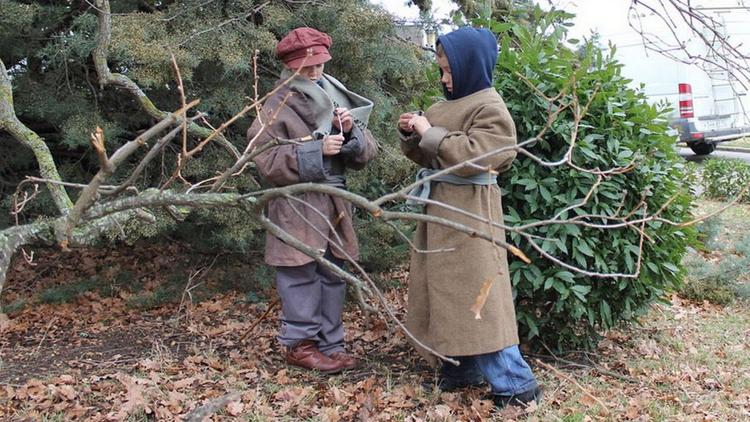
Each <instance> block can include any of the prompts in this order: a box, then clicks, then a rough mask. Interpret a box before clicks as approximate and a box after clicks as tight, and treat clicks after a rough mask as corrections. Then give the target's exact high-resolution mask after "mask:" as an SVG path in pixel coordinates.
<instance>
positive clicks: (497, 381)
mask: <svg viewBox="0 0 750 422" xmlns="http://www.w3.org/2000/svg"><path fill="white" fill-rule="evenodd" d="M497 53H498V46H497V40H496V38H495V36H494V35H493V34H492V33H491V32H490V31H488V30H486V29H475V28H470V27H465V28H461V29H458V30H456V31H453V32H451V33H448V34H446V35H443V36H440V37H439V38H438V41H437V61H438V64H439V65H440V72H441V79H440V81H441V82H442V84H443V91H444V93H445V97H446V101H441V102H438V103H436V104H434V105H433V106H432V107H430V108H429V109H428V110H427V111H426V113H425V114H424V115H422V114H420V113H404V114H402V115H401V116H400V117H399V121H398V129H399V133H400V137H401V149H402V151H403V152H404V154H405V155H406V156H407V157H408V158H409V159H411V160H413V161H414V162H416V163H417V164H419V165H421V166H422V167H423V168H422V169H421V170H420V172H419V175H418V177H426V176H428V175H431V174H434V173H435V172H437V171H439V170H441V169H444V168H448V167H452V166H454V165H456V164H460V163H464V162H466V161H468V160H471V159H473V158H476V157H478V156H480V155H483V154H486V153H489V152H492V151H499V152H498V153H496V154H494V155H491V156H490V157H487V158H485V159H482V160H479V161H477V162H476V164H478V166H463V167H461V168H459V169H458V170H454V171H453V172H452V173H450V174H447V175H444V176H440V177H438V178H436V179H433V180H432V181H431V182H430V183H427V184H426V185H424V186H423V188H422V189H420V190H418V191H417V192H413V193H412V195H411V196H412V198H411V200H412V201H417V202H419V201H422V203H426V205H425V213H427V214H428V215H432V216H436V217H440V218H444V219H446V220H450V221H455V222H458V223H460V224H463V225H466V226H470V227H472V228H474V229H475V230H477V231H482V232H485V233H486V232H488V231H489V230H493V232H494V236H495V237H496V238H498V239H501V240H504V239H505V233H504V231H503V230H501V229H500V228H499V227H501V226H502V224H503V217H502V206H501V194H500V188H499V187H498V185H497V175H498V174H502V173H503V172H504V171H506V170H508V169H509V168H510V166H511V163H512V162H513V159H514V158H515V156H516V152H515V150H514V149H513V147H514V146H515V144H516V129H515V125H514V123H513V119H512V118H511V116H510V114H509V113H508V109H507V107H506V106H505V103H504V102H503V99H502V98H501V97H500V95H499V94H498V93H497V91H496V90H495V89H494V88H493V87H492V72H493V69H494V67H495V63H496V62H497ZM488 170H492V171H488ZM442 204H444V205H445V206H443V205H442ZM469 214H473V215H476V216H479V217H481V218H480V219H478V218H473V217H471V216H470V215H469ZM488 221H492V222H493V223H496V224H497V225H500V226H497V225H495V226H494V228H493V229H490V227H489V224H488ZM414 244H415V245H414V246H415V250H414V251H413V252H412V256H411V264H410V272H409V274H410V275H409V303H408V315H407V327H408V328H409V330H410V331H411V332H412V333H413V334H414V335H415V337H416V338H418V339H419V340H420V341H422V342H423V343H424V344H425V345H427V346H429V347H431V348H432V349H434V350H436V351H437V352H439V353H442V354H444V355H447V356H451V357H454V358H456V359H457V360H458V361H459V362H460V363H461V364H460V365H459V366H454V365H452V364H450V363H444V364H443V367H442V373H441V377H440V379H439V380H438V386H439V387H440V388H441V389H442V390H446V391H450V390H454V389H457V388H462V387H468V386H473V385H479V384H482V383H483V382H484V381H487V382H488V383H489V384H490V386H491V387H492V394H493V399H494V401H495V403H496V404H497V405H498V406H501V407H502V406H505V405H508V404H511V405H526V404H528V403H530V402H532V401H538V400H539V399H540V397H541V390H540V388H539V386H538V384H537V381H536V379H535V378H534V375H533V374H532V372H531V369H530V368H529V365H528V364H527V363H526V362H525V361H524V359H523V357H522V356H521V354H520V352H519V350H518V342H519V340H518V327H517V325H516V316H515V309H514V304H513V295H512V290H511V285H510V277H509V275H508V261H507V256H506V250H505V249H503V248H500V247H498V246H496V245H494V244H493V243H491V242H488V241H486V240H483V239H479V238H475V237H471V236H469V235H467V234H463V233H459V232H457V231H455V230H452V229H450V228H447V227H445V226H441V225H438V224H427V223H419V224H418V226H417V232H416V234H415V238H414ZM425 252H430V253H425ZM488 285H489V286H490V287H489V292H488V294H487V298H486V301H485V303H484V306H483V307H482V308H481V310H479V311H477V310H476V309H475V303H477V297H478V296H479V295H480V292H483V291H487V288H486V287H487V286H488ZM417 348H418V349H419V350H420V352H422V354H423V356H425V357H426V358H427V359H428V360H431V361H433V362H435V360H434V357H433V356H431V355H430V354H429V353H426V352H425V351H424V350H421V349H420V348H419V347H417Z"/></svg>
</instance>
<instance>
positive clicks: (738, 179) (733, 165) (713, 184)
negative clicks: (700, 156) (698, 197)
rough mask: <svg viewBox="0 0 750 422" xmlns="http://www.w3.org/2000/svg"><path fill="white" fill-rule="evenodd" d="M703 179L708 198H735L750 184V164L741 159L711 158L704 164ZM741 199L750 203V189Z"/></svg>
mask: <svg viewBox="0 0 750 422" xmlns="http://www.w3.org/2000/svg"><path fill="white" fill-rule="evenodd" d="M702 181H703V187H704V189H705V195H706V196H707V197H708V198H711V199H719V200H729V199H734V198H735V197H736V196H737V195H739V194H740V192H741V191H742V189H744V188H745V187H746V186H747V185H750V165H748V164H747V163H745V162H743V161H740V160H726V159H721V158H717V159H711V160H708V162H706V164H705V165H704V166H703V177H702ZM740 201H741V202H745V203H750V191H746V192H745V194H744V195H742V198H740Z"/></svg>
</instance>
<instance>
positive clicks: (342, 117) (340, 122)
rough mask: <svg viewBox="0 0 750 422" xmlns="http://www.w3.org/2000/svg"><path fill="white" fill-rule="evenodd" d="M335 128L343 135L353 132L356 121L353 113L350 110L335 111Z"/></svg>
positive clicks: (339, 109) (340, 108) (342, 108)
mask: <svg viewBox="0 0 750 422" xmlns="http://www.w3.org/2000/svg"><path fill="white" fill-rule="evenodd" d="M333 126H334V127H335V128H336V129H338V130H339V131H340V132H341V133H349V132H351V131H352V127H353V126H354V119H352V113H351V112H350V111H349V109H348V108H345V107H339V108H337V109H336V110H333ZM342 126H343V128H342Z"/></svg>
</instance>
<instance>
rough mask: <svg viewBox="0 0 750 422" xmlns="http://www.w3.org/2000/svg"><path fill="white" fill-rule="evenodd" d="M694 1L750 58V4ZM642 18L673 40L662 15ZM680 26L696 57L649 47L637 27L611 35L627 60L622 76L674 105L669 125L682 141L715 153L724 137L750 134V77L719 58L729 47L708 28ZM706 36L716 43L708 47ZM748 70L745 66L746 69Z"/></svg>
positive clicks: (698, 151)
mask: <svg viewBox="0 0 750 422" xmlns="http://www.w3.org/2000/svg"><path fill="white" fill-rule="evenodd" d="M698 3H701V4H698ZM693 4H694V5H695V10H700V11H701V13H704V14H706V15H708V16H710V17H711V18H713V20H714V22H715V24H714V28H715V29H716V32H718V33H720V34H722V36H724V37H726V39H728V40H729V41H730V42H731V44H732V45H734V46H739V47H738V50H740V51H741V52H742V53H743V54H744V55H745V57H750V8H747V7H737V3H736V2H726V1H724V2H722V0H712V1H708V0H704V1H702V2H699V1H694V2H693ZM640 18H641V22H643V23H644V28H650V29H647V31H649V30H650V31H655V32H656V34H655V35H656V36H655V37H653V38H652V39H660V40H665V39H669V37H670V35H671V34H670V33H669V32H667V33H664V31H665V29H663V23H661V29H660V27H659V24H660V22H658V19H657V17H655V16H648V15H645V14H643V15H641V16H640ZM658 31H661V32H658ZM676 31H677V34H678V35H679V36H680V38H681V39H682V40H683V41H684V42H685V47H686V49H687V50H688V51H690V54H692V55H693V56H694V57H693V58H690V57H686V55H685V54H684V52H683V51H682V50H680V49H678V48H673V49H672V51H671V52H673V54H674V55H675V56H677V58H679V59H680V60H675V59H671V58H668V57H666V56H664V55H662V54H660V53H658V52H654V51H649V50H647V49H646V48H645V47H644V40H643V38H642V36H641V34H638V33H636V31H634V30H630V31H622V32H620V33H616V34H611V35H609V36H607V37H606V38H608V39H609V40H610V41H611V42H612V43H614V44H615V45H616V54H615V57H616V58H617V59H618V60H619V61H620V62H621V63H622V64H623V65H624V67H623V69H622V74H623V76H625V77H627V78H628V79H632V80H633V82H632V84H633V86H634V87H636V88H638V89H642V90H643V91H644V93H645V94H646V95H647V96H648V99H649V102H651V103H656V102H659V101H666V102H667V103H668V104H669V105H670V107H671V108H672V110H673V111H672V114H671V115H670V126H671V127H672V128H674V129H676V130H677V131H678V132H679V141H680V142H685V143H686V144H687V146H689V147H690V148H691V149H692V150H693V152H695V153H696V154H701V155H702V154H710V153H711V152H712V151H713V150H714V148H715V147H716V144H718V143H720V142H726V141H731V140H734V139H738V138H742V137H744V136H750V95H748V87H749V86H750V80H748V78H746V77H743V75H742V72H738V71H736V69H733V68H732V66H731V65H729V66H727V65H726V62H725V61H723V59H722V58H721V57H720V56H721V55H722V54H724V53H725V52H726V51H725V50H724V49H725V48H726V47H725V46H723V45H722V44H721V43H719V42H718V41H717V40H716V37H715V34H714V33H712V31H710V30H709V29H707V28H703V31H704V33H703V34H695V33H693V32H691V31H689V29H688V28H686V27H685V28H679V27H678V28H676ZM650 34H651V35H654V33H653V32H651V33H650ZM704 40H708V42H709V43H712V45H713V47H714V48H709V46H708V45H707V44H706V41H704ZM662 48H663V49H664V50H667V49H668V48H669V46H667V45H666V44H665V45H664V46H663V47H662ZM695 57H699V59H696V58H695ZM685 62H693V63H692V64H688V63H685ZM748 70H750V69H747V68H745V69H744V71H745V72H746V73H745V74H747V71H748Z"/></svg>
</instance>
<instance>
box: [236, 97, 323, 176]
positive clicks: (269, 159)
mask: <svg viewBox="0 0 750 422" xmlns="http://www.w3.org/2000/svg"><path fill="white" fill-rule="evenodd" d="M278 107H282V109H281V110H278V114H276V112H277V108H278ZM274 115H276V118H275V119H272V118H271V116H274ZM260 116H262V117H263V118H262V119H261V118H256V119H255V121H254V122H253V124H252V126H250V129H248V131H247V139H248V142H254V143H255V145H257V147H258V148H260V147H262V146H264V145H266V144H268V143H269V142H272V141H274V140H275V139H291V138H294V137H299V131H296V132H295V131H293V130H291V128H290V125H293V124H294V125H297V126H300V125H301V126H300V127H305V126H304V124H303V123H302V121H301V119H299V117H298V116H297V115H296V114H295V112H294V111H293V110H292V109H290V108H289V107H287V106H286V105H279V102H278V101H271V100H269V101H268V102H266V104H264V106H263V109H262V110H261V114H260ZM261 120H262V121H265V122H269V121H272V123H271V124H267V125H265V127H264V125H263V124H262V123H261ZM293 133H296V134H297V136H292V134H293ZM322 146H323V144H322V141H320V140H308V141H304V142H302V143H301V144H299V145H278V146H274V147H271V148H269V149H267V150H265V151H263V152H262V153H260V154H258V155H257V156H256V157H255V158H254V159H253V161H254V162H255V165H256V167H257V169H258V173H259V174H260V175H261V177H263V178H264V179H266V180H267V181H268V182H270V183H271V184H273V185H274V186H286V185H291V184H295V183H301V182H320V181H322V180H324V179H325V170H324V166H323V151H322Z"/></svg>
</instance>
